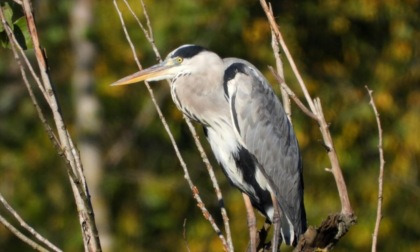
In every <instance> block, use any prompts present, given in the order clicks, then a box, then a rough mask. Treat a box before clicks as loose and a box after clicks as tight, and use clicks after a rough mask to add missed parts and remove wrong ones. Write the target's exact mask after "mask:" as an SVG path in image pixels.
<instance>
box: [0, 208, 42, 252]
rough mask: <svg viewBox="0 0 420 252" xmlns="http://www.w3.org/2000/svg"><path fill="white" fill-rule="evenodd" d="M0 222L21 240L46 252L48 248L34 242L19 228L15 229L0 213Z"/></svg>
mask: <svg viewBox="0 0 420 252" xmlns="http://www.w3.org/2000/svg"><path fill="white" fill-rule="evenodd" d="M0 222H1V223H2V224H3V225H4V226H5V227H6V228H7V229H9V230H10V232H12V233H13V234H14V235H16V237H18V238H19V239H21V240H22V241H23V242H25V243H26V244H28V245H29V246H31V247H32V248H33V249H35V250H37V251H41V252H48V250H47V249H46V248H44V247H42V246H41V245H40V244H38V243H36V242H35V241H33V240H31V239H30V238H29V237H27V236H26V235H24V234H22V233H21V232H20V231H19V230H17V229H16V228H15V227H14V226H13V225H12V224H10V223H9V222H8V221H7V220H6V219H5V218H3V216H1V215H0Z"/></svg>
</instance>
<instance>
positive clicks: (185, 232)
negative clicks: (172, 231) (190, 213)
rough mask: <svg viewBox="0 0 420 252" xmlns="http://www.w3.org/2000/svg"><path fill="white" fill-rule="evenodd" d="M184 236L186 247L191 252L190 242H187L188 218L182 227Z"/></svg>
mask: <svg viewBox="0 0 420 252" xmlns="http://www.w3.org/2000/svg"><path fill="white" fill-rule="evenodd" d="M182 236H183V237H184V243H185V247H186V248H187V251H188V252H190V251H191V250H190V247H189V246H188V240H187V218H185V219H184V224H183V225H182Z"/></svg>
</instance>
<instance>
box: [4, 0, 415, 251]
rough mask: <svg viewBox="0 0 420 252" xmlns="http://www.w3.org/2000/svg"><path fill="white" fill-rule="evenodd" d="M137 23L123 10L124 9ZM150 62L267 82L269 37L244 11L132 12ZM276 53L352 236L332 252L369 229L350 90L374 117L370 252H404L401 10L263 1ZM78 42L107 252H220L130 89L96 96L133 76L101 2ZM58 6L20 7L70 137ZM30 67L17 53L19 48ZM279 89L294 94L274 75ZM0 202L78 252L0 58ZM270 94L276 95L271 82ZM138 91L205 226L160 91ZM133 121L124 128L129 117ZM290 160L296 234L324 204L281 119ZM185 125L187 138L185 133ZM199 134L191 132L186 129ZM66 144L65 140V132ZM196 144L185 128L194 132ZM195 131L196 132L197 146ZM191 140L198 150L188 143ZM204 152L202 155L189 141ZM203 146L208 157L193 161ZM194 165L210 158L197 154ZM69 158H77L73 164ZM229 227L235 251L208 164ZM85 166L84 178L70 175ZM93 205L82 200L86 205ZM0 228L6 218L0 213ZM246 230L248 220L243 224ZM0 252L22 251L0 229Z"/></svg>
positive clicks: (10, 71) (411, 92)
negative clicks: (302, 216)
mask: <svg viewBox="0 0 420 252" xmlns="http://www.w3.org/2000/svg"><path fill="white" fill-rule="evenodd" d="M129 2H131V3H132V5H133V7H134V8H135V11H136V12H137V13H138V14H139V16H140V17H142V14H141V6H140V4H139V1H129ZM145 2H146V5H147V7H148V11H149V15H150V17H151V21H152V26H153V29H154V34H155V40H156V43H157V46H158V48H159V49H160V50H161V52H162V53H163V55H165V54H166V53H168V52H169V51H171V50H172V49H174V48H176V47H177V46H179V45H181V44H186V43H195V44H201V45H203V46H206V47H208V48H210V49H212V50H213V51H216V52H218V53H219V54H220V55H221V56H223V57H228V56H235V57H241V58H244V59H247V60H249V61H251V62H253V63H254V64H255V65H256V66H257V67H259V68H260V69H261V70H262V72H263V73H265V75H266V76H267V78H269V80H270V81H271V83H273V84H275V81H274V79H273V77H272V76H271V74H270V73H269V71H268V69H267V65H274V59H273V56H272V51H271V46H270V41H271V37H270V30H269V27H268V24H267V22H266V19H265V16H264V14H263V12H262V10H261V8H260V6H259V2H258V1H251V0H245V1H239V0H230V1H208V0H185V1H173V0H172V1H171V0H166V1H159V2H158V3H157V2H155V1H150V0H149V1H145ZM273 2H274V3H273V9H274V13H275V14H276V17H277V21H278V24H279V25H280V27H281V30H282V32H283V35H284V37H285V40H286V42H287V44H288V46H289V48H290V50H291V52H292V55H293V56H294V58H295V60H296V63H297V65H298V67H299V69H300V70H301V72H302V74H303V77H304V79H305V81H306V83H307V85H308V88H309V90H310V93H311V94H312V96H313V97H316V96H318V97H320V98H321V99H322V102H323V106H324V112H325V114H326V118H327V120H328V121H330V122H331V127H330V129H331V133H332V136H333V138H334V141H335V144H336V148H337V152H338V154H339V158H340V161H341V165H342V168H343V172H344V175H345V179H346V181H347V185H348V190H349V194H350V199H351V202H352V205H353V207H354V210H355V213H356V214H357V216H358V224H357V225H356V226H354V227H353V228H352V229H351V230H350V232H349V233H348V234H347V235H346V236H345V237H344V238H343V239H342V240H341V241H340V242H339V244H338V245H337V248H336V250H337V251H368V250H369V249H370V246H371V238H372V232H373V227H374V221H375V216H376V201H377V175H378V167H379V159H378V150H377V143H378V136H377V127H376V122H375V117H374V115H373V112H372V110H371V108H370V106H369V103H368V102H369V99H368V97H367V92H366V90H365V85H367V86H369V87H370V88H371V89H373V90H374V98H375V101H376V104H377V107H378V110H379V112H380V114H381V120H382V124H383V130H384V151H385V159H386V167H385V169H386V170H385V177H384V185H385V187H384V206H383V214H384V218H383V220H382V225H381V230H380V235H379V244H378V249H379V251H419V250H420V215H419V209H420V204H419V201H420V186H419V180H420V175H419V162H420V158H419V157H420V144H419V139H420V131H419V128H420V117H419V115H420V85H419V84H420V83H419V80H420V61H419V56H420V51H419V50H420V48H419V41H420V34H419V29H418V28H419V27H420V22H419V21H420V18H419V13H420V6H419V1H418V0H405V1H392V0H387V1H362V0H354V1H337V0H327V1H310V0H303V1H299V2H297V1H273ZM94 3H95V7H94V10H95V13H94V17H95V21H94V26H93V27H92V29H91V30H89V31H87V36H89V38H90V39H91V41H92V42H93V43H94V45H95V46H96V48H97V53H98V54H97V56H96V57H97V58H96V63H95V73H94V74H95V78H96V79H95V82H96V86H95V90H94V91H95V93H96V95H97V96H98V98H99V100H100V102H101V117H102V119H103V128H102V134H101V139H99V141H100V143H101V146H102V153H103V160H104V163H105V165H104V167H103V171H104V176H105V177H104V178H103V181H102V189H101V190H102V192H103V194H104V196H105V198H106V200H107V207H108V208H109V209H110V211H111V212H110V214H111V216H110V220H109V222H110V225H111V232H112V235H113V241H114V250H115V251H186V245H185V241H184V238H183V232H184V231H183V225H184V220H185V221H186V222H185V224H186V230H185V234H186V238H187V242H188V246H189V248H190V249H191V251H220V250H221V243H220V241H219V239H218V238H217V236H216V234H215V233H214V232H213V231H212V229H211V227H210V225H209V224H208V222H207V221H206V220H205V219H204V218H203V217H202V214H201V212H200V211H199V210H198V208H197V207H196V203H195V202H194V200H193V199H192V197H191V192H190V191H189V189H188V186H187V184H186V182H185V181H184V179H183V173H182V171H181V168H180V165H179V162H178V161H177V159H176V157H175V155H174V152H173V150H172V147H171V145H170V143H169V141H168V137H167V135H166V134H165V132H164V130H163V127H162V125H161V123H160V120H159V119H158V117H157V115H156V112H155V110H154V108H153V107H152V106H151V101H150V98H149V96H148V93H147V90H146V89H145V87H144V85H142V84H139V85H133V86H130V87H125V88H115V87H109V84H110V83H112V82H113V81H115V80H117V79H119V78H121V77H123V76H125V75H128V74H130V73H133V72H135V71H136V70H137V69H136V66H135V63H134V60H133V56H132V52H131V49H130V47H129V46H128V44H127V42H126V39H125V36H124V34H123V31H122V28H121V25H120V22H119V19H118V16H117V13H116V10H115V8H114V6H113V5H112V2H111V1H96V2H94ZM72 4H73V2H72V1H69V0H63V1H52V0H48V1H35V4H34V8H35V14H36V20H37V24H38V30H39V33H40V36H41V43H42V44H43V46H44V47H46V49H47V54H48V59H49V62H50V65H51V75H52V80H53V82H54V83H55V84H56V87H57V91H58V93H59V98H60V100H61V102H62V106H63V113H64V116H65V119H66V121H67V123H68V126H69V128H70V129H72V128H73V126H74V109H73V105H74V102H77V97H72V89H71V74H72V69H73V67H74V63H73V52H72V51H73V48H72V47H71V44H70V39H69V36H70V35H69V26H70V23H69V12H70V9H71V8H72ZM118 4H119V6H120V7H121V8H122V9H123V14H124V17H125V20H126V22H127V28H128V30H129V32H130V34H131V36H132V38H133V40H134V41H135V44H136V48H137V51H136V52H137V55H138V56H139V58H140V60H141V61H142V63H143V65H144V66H149V65H152V64H154V63H155V62H156V59H155V57H154V54H153V53H152V51H151V48H150V46H149V44H148V43H147V42H146V40H145V38H144V36H143V34H142V32H141V31H140V29H139V28H138V26H137V25H136V21H135V20H134V19H133V18H132V17H131V16H130V14H129V12H128V11H127V9H125V8H124V4H123V2H122V1H118ZM28 56H30V57H31V58H33V52H32V51H31V50H29V51H28ZM285 67H286V81H287V82H288V84H289V85H290V86H291V87H292V88H293V89H294V91H295V92H296V93H297V94H298V95H299V96H301V97H302V95H301V92H300V90H299V88H298V85H297V83H296V80H295V78H294V77H293V75H292V73H291V71H290V69H289V67H288V64H287V63H286V62H285ZM0 82H1V85H0V192H1V193H2V194H3V195H4V196H5V197H6V198H7V199H8V200H9V202H10V203H11V204H12V205H13V206H14V207H15V209H16V210H17V211H18V212H19V213H20V214H21V215H22V216H23V217H24V219H26V220H27V221H28V222H29V223H30V224H31V225H33V227H34V228H35V229H36V230H38V231H39V232H41V233H42V234H44V235H45V236H46V237H48V238H49V239H50V240H52V241H53V242H54V243H56V244H58V245H59V246H60V247H62V248H63V249H64V250H65V251H81V250H82V247H83V245H82V240H81V236H80V228H79V224H78V219H77V216H76V209H75V205H74V203H73V200H72V193H71V190H70V187H69V184H68V178H67V177H66V172H65V168H64V166H63V163H62V161H61V159H60V158H59V157H58V155H57V154H56V153H55V151H54V149H53V148H52V146H51V144H50V142H49V140H48V137H47V135H46V133H45V132H44V130H43V127H42V125H41V123H40V122H39V120H38V118H37V116H36V113H35V111H34V108H33V106H32V104H31V102H30V99H29V97H28V95H27V93H26V90H25V88H24V86H23V84H22V81H21V77H20V74H19V71H18V69H17V66H16V64H15V61H14V59H13V56H12V55H11V52H10V51H9V50H7V49H0ZM274 88H275V89H276V91H278V86H277V85H274ZM154 89H155V91H156V93H157V96H158V100H159V103H160V104H161V106H162V109H163V112H164V114H165V115H166V116H167V119H168V122H169V124H170V127H171V129H172V131H173V133H174V135H175V137H176V139H177V141H178V143H179V145H180V148H181V150H182V151H183V155H184V157H185V159H186V160H187V164H188V166H189V167H190V172H191V174H192V178H193V179H194V181H195V182H196V184H197V186H198V188H199V190H200V193H201V195H202V196H203V197H204V199H205V200H206V204H207V206H208V207H209V209H210V211H211V213H212V214H213V215H214V216H215V218H216V219H217V220H218V222H219V223H221V222H220V219H221V218H220V216H219V215H220V214H219V211H218V208H217V201H216V198H215V196H214V193H213V191H212V189H211V188H212V187H211V185H210V182H209V180H208V177H207V175H206V171H205V168H204V165H203V164H202V162H201V159H200V158H199V154H198V152H197V151H196V150H195V148H194V143H193V140H192V139H191V137H190V135H189V133H188V129H187V127H186V125H185V124H184V123H183V121H182V116H181V114H180V112H179V111H177V109H176V108H175V106H174V105H173V104H172V101H171V98H170V94H169V90H168V87H167V85H166V84H156V85H155V86H154ZM136 118H137V119H136ZM293 119H294V127H295V130H296V132H297V135H298V138H299V142H300V146H301V148H302V152H303V161H304V168H305V170H304V173H305V174H304V175H305V190H306V191H305V203H306V209H307V215H308V222H309V224H311V225H319V224H320V222H321V221H322V220H323V219H324V218H325V217H326V216H327V215H328V214H329V213H332V212H336V211H339V209H340V205H339V200H338V195H337V192H336V187H335V184H334V182H333V178H332V176H331V175H330V174H329V173H327V172H325V171H324V168H325V167H328V166H329V163H328V159H327V156H326V154H325V151H324V149H323V147H322V146H321V144H320V139H321V135H320V133H319V132H318V127H317V124H316V123H315V122H313V121H311V120H310V119H309V118H307V117H306V116H304V115H303V114H302V112H300V111H299V110H298V109H297V108H295V107H294V108H293ZM197 128H199V127H197ZM199 131H200V130H199ZM72 132H73V134H74V136H75V137H77V131H76V130H72ZM127 132H128V133H134V134H132V135H129V136H131V137H129V141H132V143H133V145H132V147H131V148H130V149H129V150H128V151H126V152H124V153H120V154H122V158H121V159H118V160H116V159H113V158H112V155H111V154H112V151H111V148H112V146H113V144H115V143H116V142H117V141H118V140H119V139H121V137H124V136H126V134H127ZM200 132H201V131H200ZM200 134H201V133H200ZM202 138H203V137H202ZM205 146H206V148H207V147H208V146H207V144H206V143H205ZM207 149H208V148H207ZM209 153H210V152H209ZM81 154H82V155H83V153H81ZM215 167H216V171H217V174H218V178H219V182H220V184H221V187H222V191H223V193H224V197H225V201H226V202H225V203H226V206H227V209H228V214H229V216H230V220H231V227H232V232H233V240H234V245H235V248H236V249H237V251H244V249H245V247H246V245H247V239H248V235H247V225H246V221H245V211H244V208H243V203H242V199H241V196H240V194H239V193H238V192H237V191H236V190H235V189H233V188H232V187H230V186H229V184H228V183H227V181H226V179H225V178H224V177H223V175H222V173H221V172H220V170H219V169H218V168H217V165H215ZM85 169H89V167H85ZM92 196H93V197H95V195H92ZM0 213H1V214H2V215H7V214H6V213H5V211H4V209H3V208H0ZM259 221H260V222H262V219H260V220H259ZM0 250H1V251H28V250H29V248H28V247H27V246H26V245H24V244H23V243H22V242H20V241H18V240H17V238H16V237H14V236H13V235H12V234H11V233H10V232H9V231H8V230H6V229H5V228H4V227H3V226H0Z"/></svg>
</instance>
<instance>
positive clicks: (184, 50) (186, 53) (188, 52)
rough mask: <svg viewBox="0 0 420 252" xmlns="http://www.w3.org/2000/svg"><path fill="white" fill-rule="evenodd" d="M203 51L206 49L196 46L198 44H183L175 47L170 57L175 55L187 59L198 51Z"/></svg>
mask: <svg viewBox="0 0 420 252" xmlns="http://www.w3.org/2000/svg"><path fill="white" fill-rule="evenodd" d="M203 51H207V49H205V48H204V47H202V46H198V45H188V46H184V47H181V48H179V49H177V50H176V51H175V52H174V53H173V54H172V56H171V57H172V58H175V57H180V58H183V59H189V58H192V57H194V56H195V55H197V54H199V53H200V52H203Z"/></svg>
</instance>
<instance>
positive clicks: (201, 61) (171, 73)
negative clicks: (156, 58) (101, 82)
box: [111, 45, 221, 86]
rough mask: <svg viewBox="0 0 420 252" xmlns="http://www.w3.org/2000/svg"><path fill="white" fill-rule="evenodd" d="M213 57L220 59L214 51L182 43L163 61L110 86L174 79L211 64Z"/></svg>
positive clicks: (198, 70)
mask: <svg viewBox="0 0 420 252" xmlns="http://www.w3.org/2000/svg"><path fill="white" fill-rule="evenodd" d="M215 59H216V60H217V59H218V60H221V59H220V58H219V57H218V56H217V55H216V54H215V53H213V52H210V51H208V50H207V49H205V48H204V47H201V46H197V45H183V46H180V47H178V48H177V49H175V50H173V51H172V52H171V53H169V54H168V56H167V57H166V59H165V60H164V61H163V62H161V63H159V64H157V65H154V66H151V67H149V68H146V69H144V70H141V71H139V72H137V73H134V74H132V75H129V76H127V77H125V78H122V79H121V80H118V81H116V82H114V83H112V84H111V86H119V85H128V84H133V83H136V82H140V81H159V80H164V79H174V78H176V77H177V76H182V75H190V74H194V73H197V72H201V71H203V70H204V69H206V68H208V66H211V65H212V64H213V61H214V60H215Z"/></svg>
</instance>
